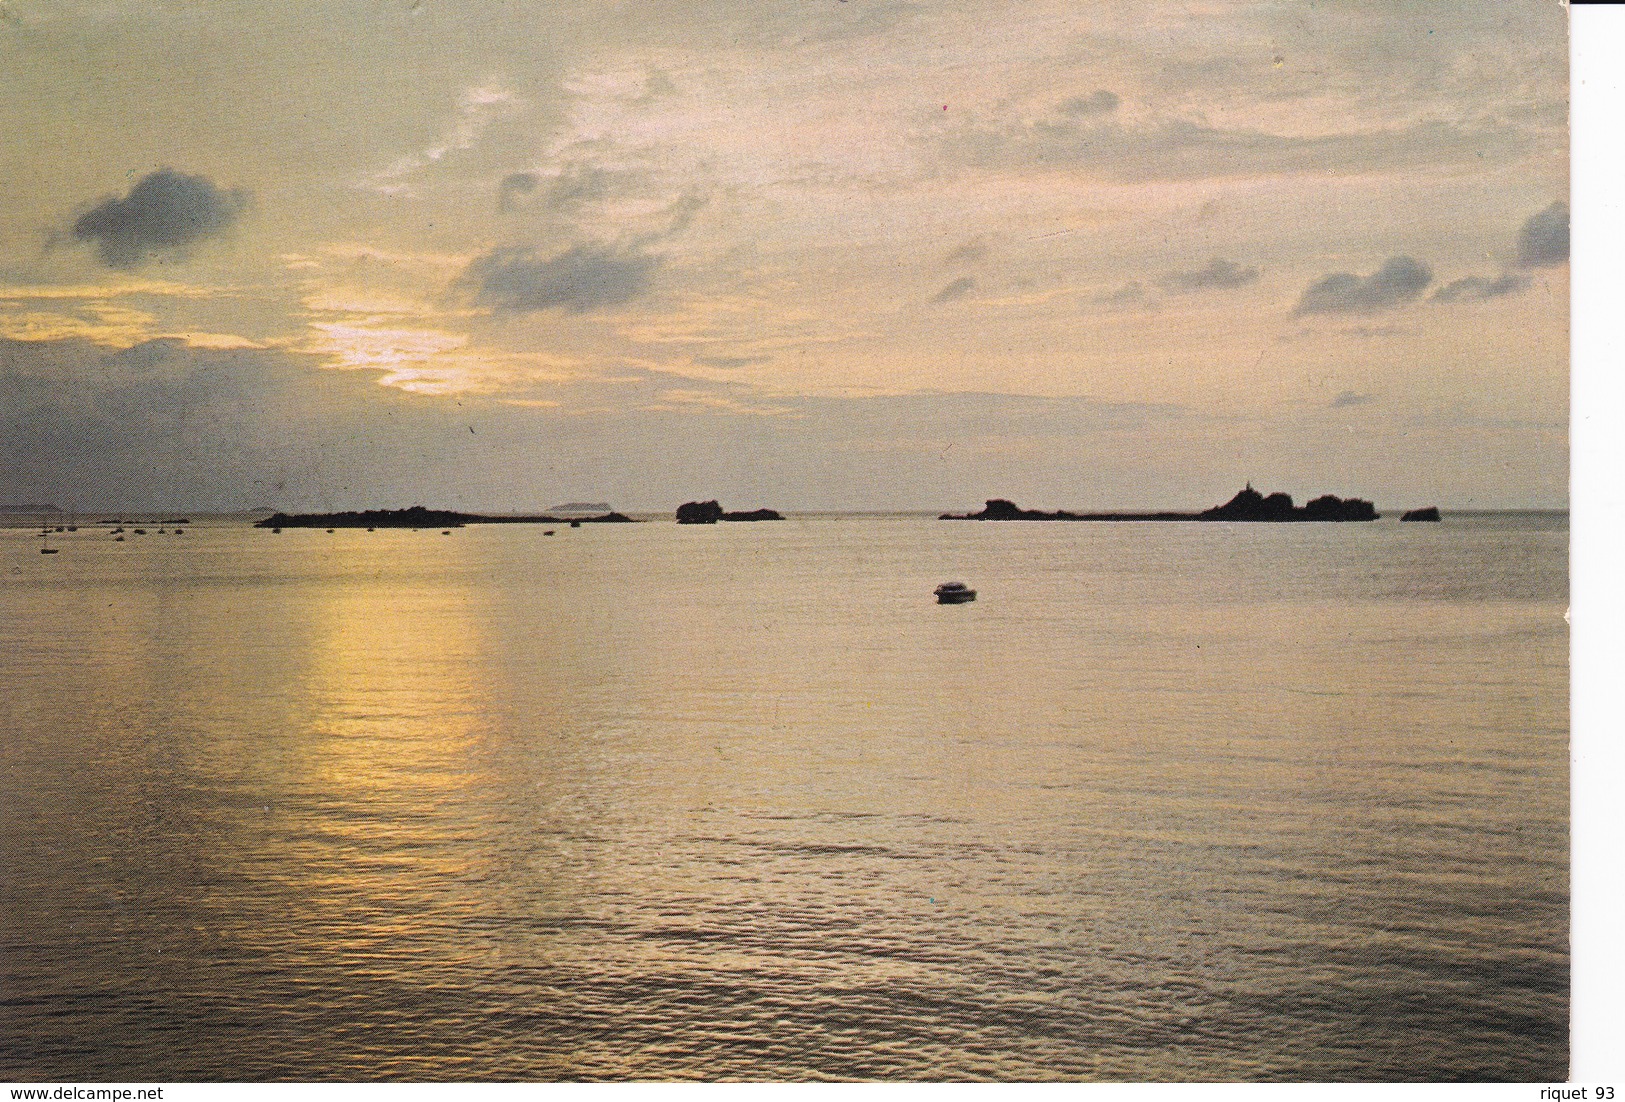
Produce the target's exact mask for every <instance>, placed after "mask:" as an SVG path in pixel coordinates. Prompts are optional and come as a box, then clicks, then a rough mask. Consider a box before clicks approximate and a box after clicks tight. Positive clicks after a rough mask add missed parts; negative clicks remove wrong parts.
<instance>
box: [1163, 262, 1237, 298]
mask: <svg viewBox="0 0 1625 1102" xmlns="http://www.w3.org/2000/svg"><path fill="white" fill-rule="evenodd" d="M1257 280H1258V269H1257V268H1243V267H1242V266H1241V265H1240V264H1237V263H1236V262H1235V261H1233V260H1220V259H1218V258H1217V257H1215V258H1214V259H1213V260H1211V261H1209V262H1208V266H1207V267H1205V268H1199V269H1197V270H1196V271H1194V272H1169V273H1168V274H1167V275H1165V276H1163V277H1162V278H1161V279H1159V280H1157V286H1159V287H1161V288H1162V289H1163V290H1164V291H1172V292H1175V293H1180V292H1186V291H1209V290H1229V289H1230V288H1232V287H1245V286H1246V285H1247V284H1249V283H1254V282H1256V281H1257Z"/></svg>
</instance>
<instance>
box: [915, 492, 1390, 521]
mask: <svg viewBox="0 0 1625 1102" xmlns="http://www.w3.org/2000/svg"><path fill="white" fill-rule="evenodd" d="M1378 515H1379V514H1378V513H1377V510H1376V507H1375V506H1373V505H1372V504H1371V502H1369V501H1365V500H1363V499H1361V498H1357V497H1351V498H1340V497H1336V496H1334V495H1332V494H1325V495H1322V496H1321V497H1317V498H1315V499H1314V500H1313V501H1311V502H1309V504H1307V505H1304V506H1302V507H1298V506H1295V505H1293V504H1292V497H1291V495H1289V494H1282V493H1274V494H1270V495H1268V496H1267V497H1266V496H1265V495H1263V494H1261V493H1259V492H1258V491H1257V490H1255V489H1253V488H1252V486H1251V485H1248V486H1247V488H1246V489H1244V490H1242V491H1241V492H1240V493H1238V494H1237V495H1236V496H1235V497H1233V498H1231V499H1230V500H1229V501H1227V502H1225V503H1224V504H1223V505H1215V506H1214V507H1213V508H1211V509H1204V510H1203V511H1202V512H1200V513H1069V512H1067V511H1065V510H1064V509H1063V510H1059V511H1057V512H1053V513H1045V512H1040V511H1038V510H1035V509H1023V508H1022V507H1021V506H1019V505H1017V504H1016V503H1015V502H1013V501H1007V500H1005V499H1004V498H998V497H996V498H991V499H989V501H988V502H987V504H986V506H985V507H984V508H983V509H982V510H981V512H977V513H963V514H955V513H943V514H942V516H940V517H938V518H937V519H939V520H1225V521H1349V520H1376V519H1377V517H1378Z"/></svg>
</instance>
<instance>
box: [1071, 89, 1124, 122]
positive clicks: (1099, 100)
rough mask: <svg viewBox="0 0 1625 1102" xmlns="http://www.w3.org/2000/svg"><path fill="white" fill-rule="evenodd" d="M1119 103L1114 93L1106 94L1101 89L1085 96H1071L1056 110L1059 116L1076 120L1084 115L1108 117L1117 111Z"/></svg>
mask: <svg viewBox="0 0 1625 1102" xmlns="http://www.w3.org/2000/svg"><path fill="white" fill-rule="evenodd" d="M1121 102H1122V101H1121V100H1119V99H1118V98H1117V93H1116V92H1108V91H1106V89H1104V88H1102V89H1100V90H1099V91H1098V92H1093V93H1091V94H1089V95H1087V96H1073V97H1072V98H1071V99H1069V100H1065V101H1063V102H1062V103H1061V105H1060V107H1059V108H1058V109H1059V110H1060V112H1061V114H1063V115H1067V116H1069V117H1071V118H1074V119H1076V118H1081V117H1083V116H1086V115H1109V114H1111V113H1112V112H1113V111H1115V110H1117V105H1118V104H1119V103H1121Z"/></svg>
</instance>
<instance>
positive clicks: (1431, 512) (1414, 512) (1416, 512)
mask: <svg viewBox="0 0 1625 1102" xmlns="http://www.w3.org/2000/svg"><path fill="white" fill-rule="evenodd" d="M1399 519H1400V520H1438V519H1439V507H1438V506H1437V505H1429V506H1427V507H1426V508H1425V509H1411V510H1410V511H1408V512H1406V513H1404V514H1402V515H1401V516H1400V518H1399Z"/></svg>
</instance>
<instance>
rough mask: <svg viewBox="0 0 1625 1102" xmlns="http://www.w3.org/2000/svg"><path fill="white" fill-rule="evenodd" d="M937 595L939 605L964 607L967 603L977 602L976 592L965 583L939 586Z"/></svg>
mask: <svg viewBox="0 0 1625 1102" xmlns="http://www.w3.org/2000/svg"><path fill="white" fill-rule="evenodd" d="M936 593H937V604H939V605H962V604H964V603H965V602H966V601H974V600H976V590H974V589H971V588H970V587H969V586H967V585H966V584H965V583H964V582H943V583H942V584H941V585H939V586H937V590H936Z"/></svg>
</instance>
